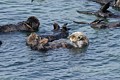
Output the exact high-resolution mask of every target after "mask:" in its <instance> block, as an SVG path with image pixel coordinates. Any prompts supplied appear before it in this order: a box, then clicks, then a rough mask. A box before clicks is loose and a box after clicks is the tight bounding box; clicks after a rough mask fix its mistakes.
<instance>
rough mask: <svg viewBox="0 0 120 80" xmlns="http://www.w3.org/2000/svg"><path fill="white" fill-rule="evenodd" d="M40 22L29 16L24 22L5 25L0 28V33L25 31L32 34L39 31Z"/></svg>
mask: <svg viewBox="0 0 120 80" xmlns="http://www.w3.org/2000/svg"><path fill="white" fill-rule="evenodd" d="M39 25H40V22H39V20H38V19H37V18H36V17H35V16H30V17H29V18H28V19H27V20H26V21H22V22H18V23H17V24H6V25H1V26H0V33H6V32H14V31H25V32H33V31H37V30H38V29H39Z"/></svg>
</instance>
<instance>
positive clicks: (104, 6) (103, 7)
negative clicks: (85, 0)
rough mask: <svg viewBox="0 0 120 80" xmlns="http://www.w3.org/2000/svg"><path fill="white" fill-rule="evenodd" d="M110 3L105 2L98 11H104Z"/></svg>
mask: <svg viewBox="0 0 120 80" xmlns="http://www.w3.org/2000/svg"><path fill="white" fill-rule="evenodd" d="M110 3H111V2H108V3H106V4H105V5H103V6H102V7H101V8H100V11H102V12H106V11H107V9H108V8H109V7H110Z"/></svg>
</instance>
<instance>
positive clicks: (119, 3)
mask: <svg viewBox="0 0 120 80" xmlns="http://www.w3.org/2000/svg"><path fill="white" fill-rule="evenodd" d="M90 1H93V2H97V3H99V4H101V5H104V4H107V3H108V2H110V6H112V7H117V8H120V0H90Z"/></svg>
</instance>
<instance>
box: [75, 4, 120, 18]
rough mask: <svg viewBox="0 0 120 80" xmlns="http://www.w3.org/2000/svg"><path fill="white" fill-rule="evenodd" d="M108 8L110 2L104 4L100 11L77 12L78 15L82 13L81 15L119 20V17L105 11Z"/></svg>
mask: <svg viewBox="0 0 120 80" xmlns="http://www.w3.org/2000/svg"><path fill="white" fill-rule="evenodd" d="M109 7H110V2H108V3H106V4H105V5H103V6H102V7H101V8H100V10H98V11H97V12H90V11H77V12H78V13H82V14H89V15H95V16H98V17H103V18H107V17H110V18H120V15H116V14H114V13H112V12H110V11H108V10H107V9H108V8H109Z"/></svg>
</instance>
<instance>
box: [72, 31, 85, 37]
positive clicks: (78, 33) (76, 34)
mask: <svg viewBox="0 0 120 80" xmlns="http://www.w3.org/2000/svg"><path fill="white" fill-rule="evenodd" d="M72 35H74V36H76V37H77V36H83V35H84V34H83V33H82V32H74V33H72V34H71V35H70V36H72Z"/></svg>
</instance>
